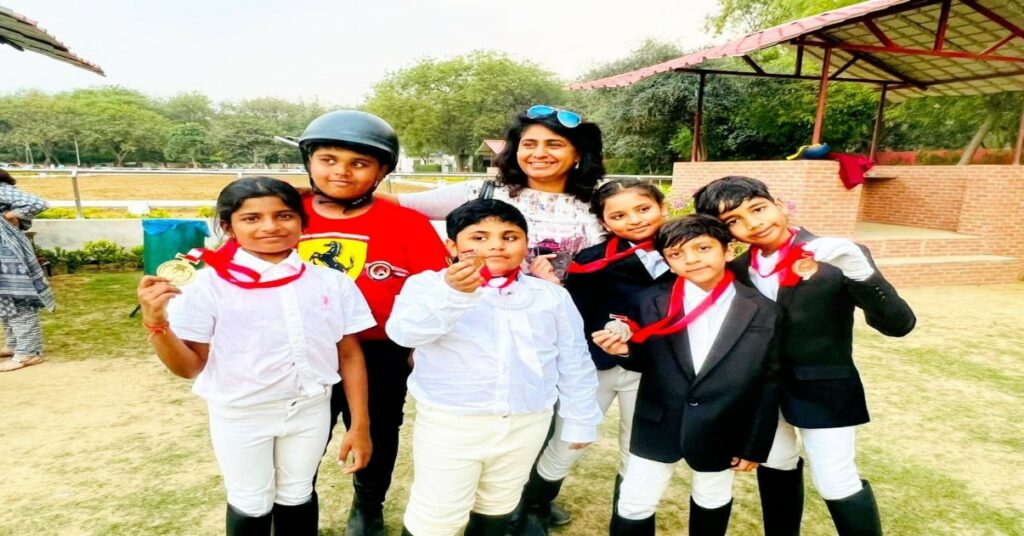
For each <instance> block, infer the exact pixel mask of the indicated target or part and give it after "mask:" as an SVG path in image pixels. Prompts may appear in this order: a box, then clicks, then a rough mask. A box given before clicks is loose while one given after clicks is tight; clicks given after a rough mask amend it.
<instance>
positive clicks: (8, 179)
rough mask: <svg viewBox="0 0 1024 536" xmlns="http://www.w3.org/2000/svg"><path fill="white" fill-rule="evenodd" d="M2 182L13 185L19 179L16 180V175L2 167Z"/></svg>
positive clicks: (0, 176) (0, 177) (0, 172)
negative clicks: (13, 175)
mask: <svg viewBox="0 0 1024 536" xmlns="http://www.w3.org/2000/svg"><path fill="white" fill-rule="evenodd" d="M0 182H3V183H7V184H10V185H13V184H15V183H16V182H18V181H16V180H14V177H12V176H11V174H10V173H8V172H7V170H6V169H0Z"/></svg>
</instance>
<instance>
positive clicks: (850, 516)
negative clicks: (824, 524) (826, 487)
mask: <svg viewBox="0 0 1024 536" xmlns="http://www.w3.org/2000/svg"><path fill="white" fill-rule="evenodd" d="M861 482H862V483H863V484H864V487H863V488H861V490H860V491H858V492H857V493H854V494H853V495H850V496H849V497H845V498H843V499H837V500H834V501H825V504H827V505H828V511H829V512H830V513H831V514H832V522H833V523H835V524H836V532H838V533H839V536H881V535H882V521H881V519H879V517H878V504H876V503H875V494H874V492H872V491H871V484H869V483H868V481H867V480H861Z"/></svg>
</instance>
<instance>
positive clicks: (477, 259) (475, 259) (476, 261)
mask: <svg viewBox="0 0 1024 536" xmlns="http://www.w3.org/2000/svg"><path fill="white" fill-rule="evenodd" d="M459 260H460V261H463V262H468V263H470V264H472V265H473V268H475V269H477V270H479V269H481V268H483V267H484V264H486V262H485V260H484V258H483V256H481V255H480V254H479V253H477V252H475V251H463V252H462V253H459Z"/></svg>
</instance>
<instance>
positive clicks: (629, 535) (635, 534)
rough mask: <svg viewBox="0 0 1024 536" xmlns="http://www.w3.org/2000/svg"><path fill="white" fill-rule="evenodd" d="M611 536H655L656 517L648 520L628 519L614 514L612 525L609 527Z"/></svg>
mask: <svg viewBox="0 0 1024 536" xmlns="http://www.w3.org/2000/svg"><path fill="white" fill-rule="evenodd" d="M608 534H609V535H610V536H654V516H653V515H652V516H651V517H648V518H646V519H626V518H624V517H619V514H618V513H615V514H612V523H611V526H609V527H608Z"/></svg>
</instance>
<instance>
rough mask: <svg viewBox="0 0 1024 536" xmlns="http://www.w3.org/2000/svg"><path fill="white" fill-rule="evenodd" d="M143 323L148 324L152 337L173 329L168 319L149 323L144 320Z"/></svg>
mask: <svg viewBox="0 0 1024 536" xmlns="http://www.w3.org/2000/svg"><path fill="white" fill-rule="evenodd" d="M142 325H143V326H146V330H147V331H149V336H150V337H152V336H153V335H163V334H165V333H167V331H168V330H170V329H171V323H170V322H168V321H166V320H164V321H163V322H161V323H160V324H147V323H145V322H143V323H142Z"/></svg>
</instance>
